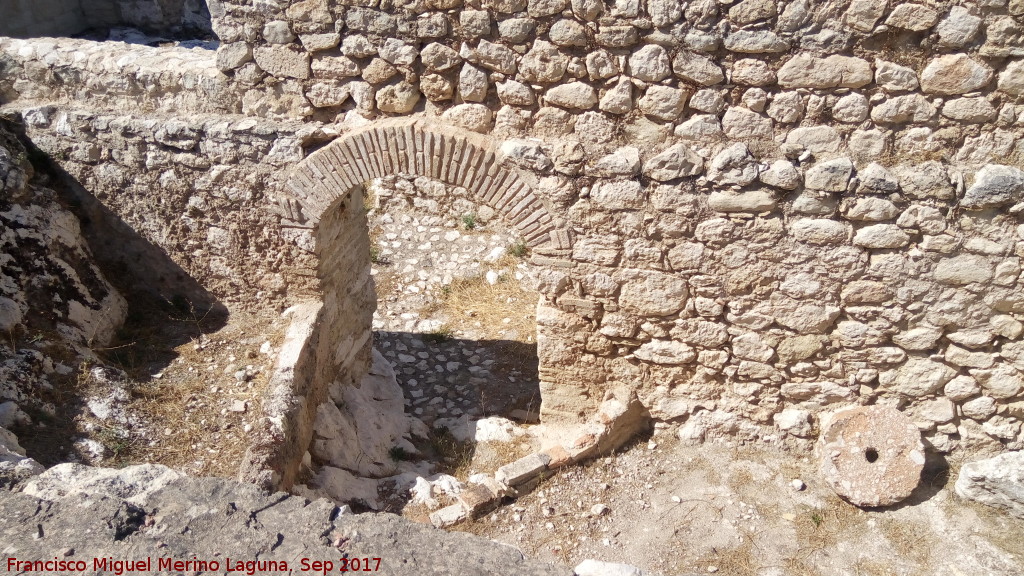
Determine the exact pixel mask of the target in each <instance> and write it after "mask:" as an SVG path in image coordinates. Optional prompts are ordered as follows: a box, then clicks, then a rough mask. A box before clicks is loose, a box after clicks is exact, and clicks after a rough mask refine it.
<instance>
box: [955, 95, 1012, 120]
mask: <svg viewBox="0 0 1024 576" xmlns="http://www.w3.org/2000/svg"><path fill="white" fill-rule="evenodd" d="M997 114H998V111H997V110H996V108H995V106H993V105H992V104H991V103H990V102H989V101H988V100H987V99H986V98H982V97H977V98H957V99H955V100H949V101H948V102H946V103H945V104H943V105H942V115H943V116H945V117H946V118H950V119H953V120H958V121H960V122H970V123H982V122H992V121H993V120H995V119H996V116H997Z"/></svg>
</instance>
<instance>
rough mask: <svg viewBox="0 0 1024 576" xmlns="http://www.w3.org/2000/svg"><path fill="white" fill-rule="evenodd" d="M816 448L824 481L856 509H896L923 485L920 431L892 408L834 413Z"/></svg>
mask: <svg viewBox="0 0 1024 576" xmlns="http://www.w3.org/2000/svg"><path fill="white" fill-rule="evenodd" d="M818 448H819V450H820V452H819V454H820V458H821V474H822V476H824V478H825V481H826V482H828V485H829V486H830V487H831V488H832V489H833V490H835V492H836V494H838V495H839V496H840V497H842V498H843V499H844V500H846V501H847V502H849V503H851V504H853V505H855V506H861V507H874V506H889V505H892V504H896V503H897V502H900V501H902V500H904V499H905V498H906V497H907V496H910V493H911V492H913V491H914V488H917V485H918V483H920V481H921V469H922V468H923V467H924V445H923V444H922V443H921V432H920V431H919V430H918V429H917V426H915V425H914V423H913V422H911V421H910V419H909V418H907V417H906V416H904V415H903V413H902V412H900V411H898V410H896V409H895V408H890V407H887V406H858V407H855V408H847V409H844V410H840V411H838V412H836V413H835V414H833V415H832V416H831V417H830V418H829V419H828V421H827V422H825V423H824V427H823V430H822V433H821V437H820V438H819V439H818Z"/></svg>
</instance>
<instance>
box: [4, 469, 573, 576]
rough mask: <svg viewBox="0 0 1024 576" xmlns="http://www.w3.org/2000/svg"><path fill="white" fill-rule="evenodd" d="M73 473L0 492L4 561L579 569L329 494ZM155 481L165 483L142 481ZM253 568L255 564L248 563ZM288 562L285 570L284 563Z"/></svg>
mask: <svg viewBox="0 0 1024 576" xmlns="http://www.w3.org/2000/svg"><path fill="white" fill-rule="evenodd" d="M67 472H70V471H69V470H68V469H66V468H64V467H58V468H57V469H54V470H50V471H47V472H46V473H44V474H43V475H41V476H39V477H38V478H37V479H36V480H35V481H34V483H33V484H31V485H30V487H29V488H27V489H26V491H24V492H9V491H5V490H0V507H2V508H3V510H4V514H3V515H2V516H0V540H2V541H3V542H4V543H5V545H6V546H7V548H6V549H5V552H4V556H3V557H4V560H5V562H6V561H8V559H9V558H15V559H17V560H18V561H35V560H42V561H47V560H51V561H52V560H53V559H54V557H55V556H58V557H59V559H63V560H65V561H69V562H79V561H81V562H84V563H85V566H86V568H84V569H82V571H84V572H90V571H97V572H98V571H102V570H101V569H99V568H97V567H95V565H94V564H93V562H94V559H100V560H101V561H102V559H108V560H109V561H112V562H113V561H118V562H128V561H141V560H144V559H146V558H149V559H151V560H150V561H151V562H152V563H153V566H152V567H151V568H150V570H152V571H158V569H159V567H158V564H157V563H158V562H159V561H160V559H173V560H178V561H186V560H199V561H205V562H207V563H212V562H217V563H218V568H212V567H211V566H210V565H209V564H208V566H207V568H206V569H203V570H202V571H204V572H205V571H218V570H220V571H224V570H225V569H226V568H227V567H228V566H229V564H228V563H229V562H230V563H231V564H230V567H231V569H232V570H235V569H237V570H243V571H244V570H247V569H248V570H259V571H261V572H264V571H266V572H273V571H275V570H280V571H282V572H287V571H288V569H292V570H298V569H299V567H300V565H301V563H302V562H303V560H305V561H306V562H307V569H310V566H311V565H312V562H313V561H320V562H333V563H334V564H333V569H332V570H331V571H338V570H340V569H341V568H342V566H341V564H339V562H341V560H339V559H340V558H348V562H349V563H350V569H354V568H355V562H360V563H363V562H369V563H370V565H371V566H373V567H374V568H375V569H378V567H379V570H380V571H382V572H384V573H388V574H398V575H404V574H408V575H410V576H412V575H419V574H438V575H441V574H478V575H484V574H508V573H509V571H513V572H515V573H517V574H528V575H537V576H540V575H550V576H555V575H565V576H569V575H571V574H572V570H571V569H569V568H565V567H559V566H554V565H550V564H545V563H542V562H538V561H534V560H530V559H528V558H525V557H524V556H523V554H522V553H520V552H519V551H518V550H516V549H514V548H512V547H509V546H505V545H501V544H497V543H495V542H492V541H489V540H484V539H482V538H478V537H475V536H470V535H468V534H463V533H447V532H443V531H440V530H435V529H433V528H430V527H427V526H422V525H418V524H413V523H411V522H408V521H406V520H404V519H402V518H399V517H398V516H394V515H391V514H360V515H353V514H351V513H350V512H348V511H347V508H342V509H339V508H338V507H337V506H336V505H335V504H334V503H332V502H329V501H327V500H316V501H313V502H310V501H309V500H306V499H304V498H301V497H298V496H289V495H287V494H283V493H276V494H272V493H267V492H263V491H261V490H259V489H258V488H256V487H255V486H252V485H250V484H243V483H239V482H235V481H232V480H223V479H213V478H187V477H182V476H180V475H177V474H175V473H173V472H170V471H169V470H167V469H164V468H162V467H154V466H133V467H129V468H125V469H122V470H119V471H114V470H107V469H98V468H85V467H82V468H80V469H75V470H74V472H73V473H70V474H68V473H67ZM156 478H160V479H162V480H161V481H160V482H156V483H154V482H151V481H145V479H150V480H152V479H156ZM44 486H45V488H43V487H44ZM377 559H379V564H378V560H377ZM257 562H260V563H262V564H257ZM271 562H276V563H277V564H271ZM236 563H240V564H236ZM246 563H252V564H249V567H248V568H247V567H246ZM285 564H287V566H288V568H282V566H284V565H285ZM122 566H124V564H122ZM320 569H321V570H323V565H321V568H320ZM360 569H362V568H360ZM107 570H113V567H112V565H109V566H108V568H107ZM161 571H170V570H169V569H163V570H161ZM175 571H179V570H175Z"/></svg>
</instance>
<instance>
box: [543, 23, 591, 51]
mask: <svg viewBox="0 0 1024 576" xmlns="http://www.w3.org/2000/svg"><path fill="white" fill-rule="evenodd" d="M548 38H550V39H551V42H552V43H554V44H556V45H558V46H564V47H572V46H577V47H578V46H586V45H587V29H586V28H584V26H583V25H582V24H580V23H579V22H576V21H574V20H569V19H562V20H558V21H557V22H555V23H554V24H552V25H551V29H550V30H548Z"/></svg>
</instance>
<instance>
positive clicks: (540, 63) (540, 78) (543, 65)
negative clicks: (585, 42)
mask: <svg viewBox="0 0 1024 576" xmlns="http://www.w3.org/2000/svg"><path fill="white" fill-rule="evenodd" d="M568 66H569V58H568V56H566V55H565V54H562V53H561V52H559V51H558V48H557V47H555V46H554V45H553V44H550V43H548V42H545V41H543V40H536V41H535V42H534V43H533V47H532V48H530V51H529V52H527V53H526V54H524V55H523V58H522V60H521V61H520V62H519V72H520V73H521V74H522V75H523V78H525V79H526V80H527V81H529V82H543V83H549V82H558V81H559V80H561V79H562V76H564V75H565V69H566V68H567V67H568Z"/></svg>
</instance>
